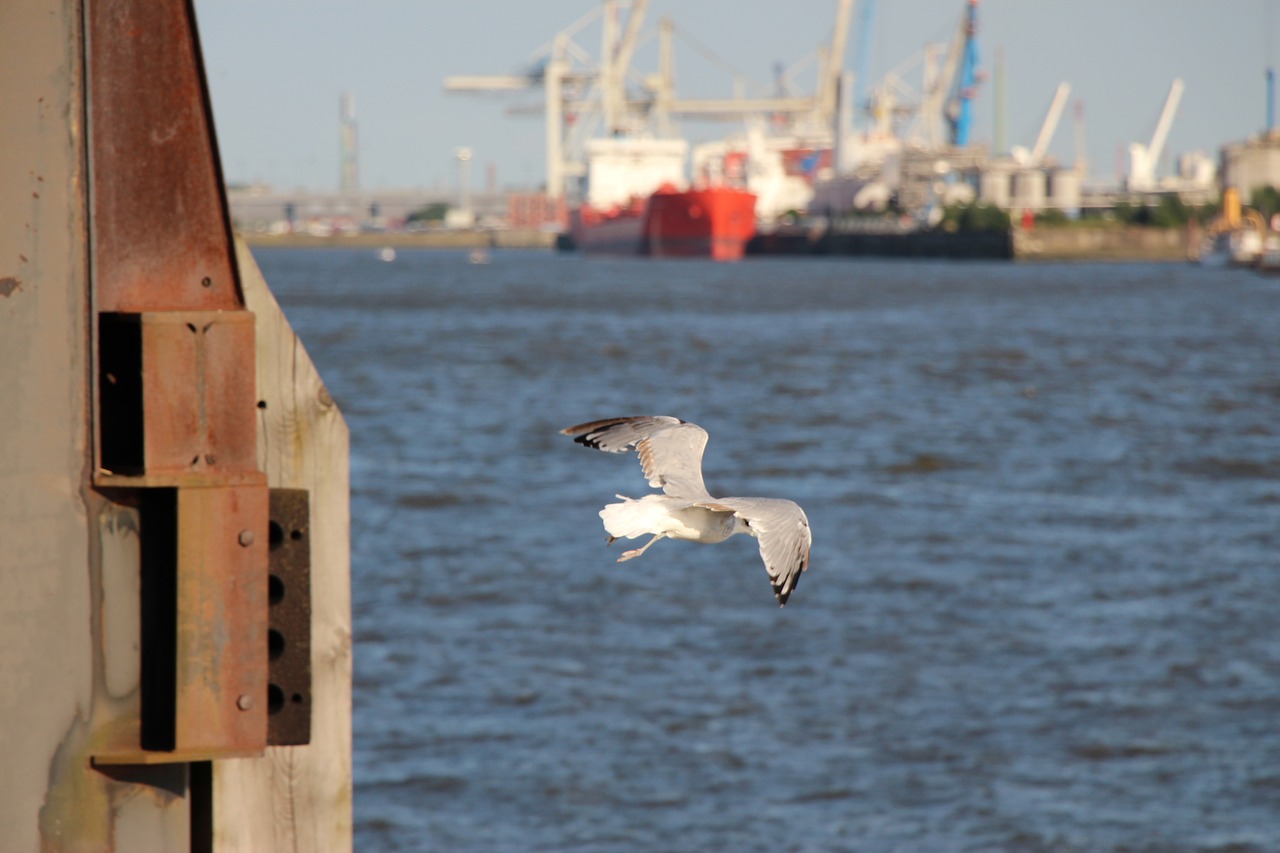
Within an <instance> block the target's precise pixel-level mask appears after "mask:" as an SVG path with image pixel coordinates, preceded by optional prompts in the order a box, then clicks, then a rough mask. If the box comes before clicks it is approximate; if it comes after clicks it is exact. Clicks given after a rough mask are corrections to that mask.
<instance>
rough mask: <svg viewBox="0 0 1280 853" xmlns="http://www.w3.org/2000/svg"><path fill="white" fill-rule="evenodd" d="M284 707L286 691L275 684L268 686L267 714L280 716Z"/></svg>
mask: <svg viewBox="0 0 1280 853" xmlns="http://www.w3.org/2000/svg"><path fill="white" fill-rule="evenodd" d="M283 707H284V691H283V690H281V689H280V688H279V687H278V686H277V685H275V684H268V685H267V713H268V714H278V713H280V709H282V708H283Z"/></svg>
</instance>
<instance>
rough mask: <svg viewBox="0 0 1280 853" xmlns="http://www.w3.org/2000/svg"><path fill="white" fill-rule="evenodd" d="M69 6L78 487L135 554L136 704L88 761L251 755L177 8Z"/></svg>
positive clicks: (250, 321)
mask: <svg viewBox="0 0 1280 853" xmlns="http://www.w3.org/2000/svg"><path fill="white" fill-rule="evenodd" d="M84 10H85V12H84V14H85V32H86V39H85V41H86V44H87V56H86V68H87V75H88V93H89V96H88V103H87V118H88V137H89V198H90V233H91V236H92V240H91V244H90V245H91V268H92V271H93V303H94V310H95V312H96V313H97V322H96V324H95V327H94V328H95V333H96V337H97V349H96V352H97V375H98V385H97V412H96V416H97V417H96V426H97V433H96V436H97V443H96V448H95V450H96V460H97V466H96V471H95V474H94V478H93V483H94V486H95V487H97V488H98V489H100V490H102V491H103V493H104V494H105V495H106V496H107V497H108V498H109V499H110V500H113V501H117V502H120V503H127V504H132V505H135V506H137V507H138V510H139V517H140V531H139V535H140V544H141V553H142V556H141V565H140V575H141V588H142V601H141V605H142V606H141V622H142V625H141V636H140V641H141V656H142V668H141V673H142V674H141V685H140V690H139V699H138V701H137V703H136V708H135V711H136V713H134V714H133V715H132V716H130V715H128V714H126V715H125V716H124V717H123V718H121V719H118V720H113V721H112V722H111V724H110V726H109V727H108V730H107V731H104V732H102V733H101V734H100V736H99V742H100V743H101V744H102V746H101V748H99V749H97V750H95V752H94V761H95V763H99V764H110V763H117V764H118V763H131V764H132V763H137V764H147V763H162V762H185V761H203V760H209V759H217V758H223V757H229V756H244V755H254V754H259V753H261V752H262V750H263V749H264V748H265V746H266V744H267V716H268V703H269V699H268V688H267V684H268V661H267V657H268V641H267V638H268V633H267V631H268V628H267V621H268V616H267V610H268V604H267V598H268V580H267V562H268V544H269V518H268V512H269V498H268V491H267V482H266V475H265V474H263V472H262V471H260V470H259V469H258V466H257V421H256V418H255V413H256V409H255V404H256V393H255V388H254V374H255V355H254V317H253V315H252V314H251V313H250V312H248V311H246V310H245V306H244V301H243V296H242V293H241V289H240V286H239V282H238V271H237V269H236V262H235V252H234V248H233V244H232V239H231V233H232V232H231V226H230V219H229V216H228V213H227V205H226V199H225V196H224V194H223V189H222V175H221V170H220V165H219V162H218V156H217V146H216V144H215V139H214V134H213V123H212V118H211V111H210V109H209V103H208V87H207V85H206V83H205V79H204V72H203V68H202V67H201V61H200V55H199V41H198V39H197V38H196V34H195V24H194V16H193V12H192V8H191V3H190V2H189V0H94V2H92V3H85V4H84ZM307 706H308V709H309V707H310V703H309V698H308V702H307Z"/></svg>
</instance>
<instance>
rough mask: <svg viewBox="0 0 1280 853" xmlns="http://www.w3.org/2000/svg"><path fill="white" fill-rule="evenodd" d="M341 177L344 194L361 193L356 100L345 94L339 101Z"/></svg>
mask: <svg viewBox="0 0 1280 853" xmlns="http://www.w3.org/2000/svg"><path fill="white" fill-rule="evenodd" d="M338 134H339V135H338V143H339V146H340V148H339V151H340V154H339V168H340V169H341V174H340V175H339V181H338V188H339V189H340V190H341V191H342V192H343V193H348V194H349V193H356V192H359V191H360V161H359V148H358V146H357V144H356V99H355V96H354V95H352V94H351V93H350V92H343V93H342V95H341V97H339V99H338Z"/></svg>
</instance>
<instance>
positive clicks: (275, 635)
mask: <svg viewBox="0 0 1280 853" xmlns="http://www.w3.org/2000/svg"><path fill="white" fill-rule="evenodd" d="M282 654H284V634H281V633H280V632H279V631H277V630H275V629H274V628H272V629H271V630H270V631H268V632H267V657H268V658H270V659H271V660H279V658H280V655H282Z"/></svg>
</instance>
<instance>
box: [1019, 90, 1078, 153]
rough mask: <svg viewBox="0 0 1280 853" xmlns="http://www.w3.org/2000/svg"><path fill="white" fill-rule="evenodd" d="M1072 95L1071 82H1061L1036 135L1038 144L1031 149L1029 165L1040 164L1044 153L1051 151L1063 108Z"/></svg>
mask: <svg viewBox="0 0 1280 853" xmlns="http://www.w3.org/2000/svg"><path fill="white" fill-rule="evenodd" d="M1070 96H1071V86H1070V84H1068V83H1059V84H1058V91H1056V92H1054V94H1053V101H1052V102H1051V103H1050V104H1049V112H1048V114H1047V115H1046V116H1045V117H1044V124H1042V125H1041V126H1040V135H1039V136H1037V137H1036V146H1035V148H1032V149H1031V157H1030V161H1029V164H1028V165H1031V166H1038V165H1040V162H1041V161H1042V160H1044V155H1045V154H1046V153H1048V151H1049V143H1050V142H1051V141H1052V140H1053V133H1054V131H1056V130H1057V129H1058V121H1059V120H1060V119H1061V118H1062V110H1063V109H1064V108H1065V107H1066V106H1067V98H1068V97H1070Z"/></svg>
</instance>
